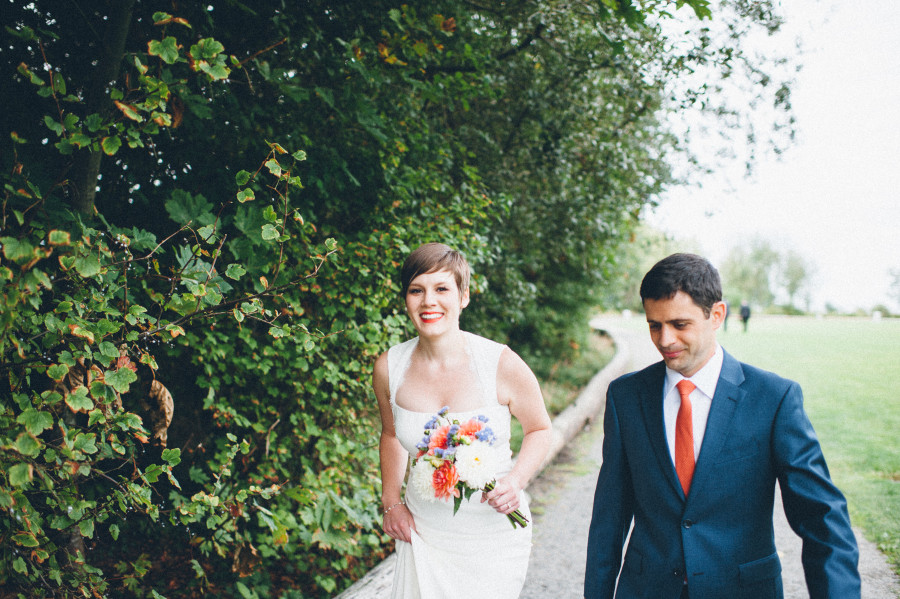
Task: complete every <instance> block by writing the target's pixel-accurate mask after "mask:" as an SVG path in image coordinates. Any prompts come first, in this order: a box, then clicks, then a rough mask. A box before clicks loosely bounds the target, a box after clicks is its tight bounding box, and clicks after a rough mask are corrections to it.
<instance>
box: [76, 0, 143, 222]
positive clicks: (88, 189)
mask: <svg viewBox="0 0 900 599" xmlns="http://www.w3.org/2000/svg"><path fill="white" fill-rule="evenodd" d="M134 3H135V0H113V1H112V2H110V5H111V12H110V15H109V20H108V22H107V26H106V29H105V34H104V36H103V44H102V49H101V55H100V63H99V65H98V68H97V76H96V77H95V78H94V80H93V81H92V82H91V84H90V87H88V88H87V89H86V90H85V104H86V106H87V114H93V113H95V112H102V111H106V110H110V109H111V103H110V100H109V91H108V88H109V86H110V85H111V84H112V83H114V82H115V80H116V79H117V77H118V75H119V68H120V66H121V64H122V57H123V56H124V55H125V41H126V40H127V39H128V31H129V29H130V26H131V18H132V13H133V9H134ZM102 157H103V151H102V150H101V149H99V148H97V149H93V148H92V149H89V150H83V151H80V152H78V153H77V154H76V155H75V165H74V169H73V170H74V172H73V175H72V179H73V182H74V183H75V196H74V198H73V200H72V204H73V207H74V208H75V209H76V210H78V211H79V212H81V213H84V214H93V213H94V212H95V208H94V199H95V198H96V196H97V177H98V176H99V175H100V160H101V159H102Z"/></svg>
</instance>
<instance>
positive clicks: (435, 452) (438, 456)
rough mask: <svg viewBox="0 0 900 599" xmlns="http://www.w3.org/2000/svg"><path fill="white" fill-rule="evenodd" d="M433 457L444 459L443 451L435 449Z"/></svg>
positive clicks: (438, 448)
mask: <svg viewBox="0 0 900 599" xmlns="http://www.w3.org/2000/svg"><path fill="white" fill-rule="evenodd" d="M434 457H436V458H442V457H444V450H443V449H441V448H440V447H435V448H434Z"/></svg>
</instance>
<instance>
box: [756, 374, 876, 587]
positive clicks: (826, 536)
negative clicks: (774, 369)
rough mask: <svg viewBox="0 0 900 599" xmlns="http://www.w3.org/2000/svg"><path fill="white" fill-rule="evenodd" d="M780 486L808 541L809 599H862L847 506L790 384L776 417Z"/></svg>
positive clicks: (805, 567) (799, 531) (797, 392)
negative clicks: (860, 598)
mask: <svg viewBox="0 0 900 599" xmlns="http://www.w3.org/2000/svg"><path fill="white" fill-rule="evenodd" d="M773 444H774V455H775V459H776V468H777V473H778V484H779V486H780V487H781V496H782V500H783V502H784V511H785V515H786V516H787V519H788V522H789V523H790V525H791V528H793V530H794V532H796V533H797V535H799V536H800V537H801V538H802V539H803V553H802V561H803V570H804V574H805V576H806V585H807V588H808V589H809V596H810V599H853V598H859V597H860V577H859V570H858V563H859V549H858V547H857V545H856V538H855V536H854V534H853V530H852V529H851V528H850V516H849V515H848V513H847V501H846V500H845V499H844V496H843V494H842V493H841V492H840V490H838V488H837V487H836V486H835V485H834V483H833V482H832V481H831V477H830V475H829V473H828V466H827V465H826V463H825V456H824V455H823V454H822V448H821V446H820V445H819V441H818V438H817V437H816V433H815V431H814V430H813V427H812V423H811V422H810V421H809V418H808V416H807V415H806V412H805V410H804V409H803V395H802V392H801V391H800V386H799V385H797V384H796V383H791V384H790V386H789V387H788V390H787V392H786V393H785V395H784V397H783V398H782V401H781V405H780V407H779V409H778V413H777V414H776V417H775V429H774V436H773Z"/></svg>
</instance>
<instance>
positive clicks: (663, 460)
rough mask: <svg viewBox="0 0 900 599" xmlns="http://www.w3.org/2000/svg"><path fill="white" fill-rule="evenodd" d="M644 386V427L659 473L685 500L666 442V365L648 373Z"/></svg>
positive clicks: (661, 364) (642, 399) (642, 405)
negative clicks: (664, 388) (664, 411)
mask: <svg viewBox="0 0 900 599" xmlns="http://www.w3.org/2000/svg"><path fill="white" fill-rule="evenodd" d="M646 373H647V374H646V376H645V377H644V379H643V384H642V385H641V387H640V399H641V411H642V412H643V415H644V425H645V426H646V427H647V437H648V438H649V439H650V445H651V447H653V453H654V454H656V460H657V462H658V463H659V471H660V472H662V473H663V475H664V476H665V478H666V480H668V481H669V484H670V485H672V488H673V490H674V491H676V492H677V493H678V494H679V496H680V497H681V498H682V499H684V491H683V490H682V489H681V483H680V482H679V481H678V474H677V473H676V472H675V464H673V463H672V456H671V455H670V454H669V445H668V442H667V441H666V422H665V416H664V415H663V386H664V385H665V381H666V367H665V363H663V362H657V363H656V364H654V365H653V366H652V367H650V368H649V369H648V370H647V371H646Z"/></svg>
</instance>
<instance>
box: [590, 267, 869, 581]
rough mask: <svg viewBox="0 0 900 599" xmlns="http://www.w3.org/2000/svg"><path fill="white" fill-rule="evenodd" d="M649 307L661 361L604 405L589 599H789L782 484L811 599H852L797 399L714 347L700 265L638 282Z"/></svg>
mask: <svg viewBox="0 0 900 599" xmlns="http://www.w3.org/2000/svg"><path fill="white" fill-rule="evenodd" d="M641 300H642V301H643V304H644V311H645V313H646V315H647V322H648V323H649V325H650V337H651V339H652V340H653V343H654V344H655V345H656V347H657V349H658V350H659V352H660V354H662V357H663V361H662V362H658V363H656V364H654V365H652V366H650V367H648V368H645V369H644V370H641V371H639V372H635V373H632V374H629V375H625V376H623V377H621V378H619V379H617V380H616V381H613V383H612V384H611V385H610V386H609V391H608V392H607V398H606V413H605V415H604V422H603V427H604V440H603V464H602V466H601V468H600V475H599V477H598V480H597V490H596V494H595V496H594V509H593V518H592V521H591V527H590V532H589V536H588V551H587V572H586V575H585V583H584V596H585V598H586V599H611V598H612V597H616V599H631V598H646V599H687V598H688V597H689V598H690V599H723V598H724V599H760V598H774V599H781V598H782V597H783V591H782V584H781V563H780V561H779V558H778V553H777V552H776V550H775V541H774V532H773V526H772V514H773V512H772V511H773V503H774V495H775V482H776V481H777V482H778V484H779V486H780V488H781V495H782V498H783V502H784V510H785V513H786V515H787V518H788V521H789V522H790V525H791V528H793V529H794V531H795V532H796V533H797V534H798V535H799V536H800V537H801V538H802V539H803V569H804V571H805V574H806V584H807V588H808V589H809V595H810V598H811V599H825V598H829V599H854V598H856V599H858V598H859V596H860V579H859V573H858V570H857V561H858V557H859V555H858V550H857V546H856V540H855V538H854V536H853V531H852V530H851V529H850V519H849V516H848V515H847V503H846V501H845V500H844V497H843V495H841V492H840V491H839V490H838V489H837V487H835V486H834V483H832V482H831V479H830V477H829V475H828V468H827V466H826V465H825V458H824V456H823V455H822V449H821V448H820V447H819V442H818V440H817V438H816V434H815V432H814V431H813V428H812V425H811V424H810V421H809V419H808V418H807V416H806V413H805V412H804V410H803V400H802V395H801V392H800V387H799V386H798V385H797V384H796V383H794V382H792V381H788V380H785V379H783V378H780V377H778V376H776V375H774V374H772V373H769V372H764V371H762V370H759V369H757V368H754V367H752V366H749V365H747V364H743V363H741V362H738V361H737V360H735V359H734V358H733V357H732V356H731V355H729V354H727V353H725V352H724V351H723V349H722V347H721V346H720V345H719V344H718V342H717V341H716V330H717V329H718V328H719V326H720V325H721V324H722V322H723V321H724V319H725V303H724V302H723V301H722V287H721V283H720V281H719V274H718V272H716V269H715V268H714V267H713V266H712V265H711V264H710V263H709V262H708V261H707V260H705V259H704V258H701V257H700V256H695V255H693V254H674V255H672V256H669V257H668V258H665V259H664V260H662V261H660V262H658V263H657V264H656V265H655V266H654V267H653V268H652V269H651V270H650V272H648V273H647V275H646V276H645V277H644V280H643V282H642V283H641ZM683 380H684V381H685V382H682V381H683ZM676 464H677V466H676ZM632 523H633V524H634V528H633V530H632V531H631V537H630V540H628V549H627V551H626V552H625V559H624V563H623V561H622V552H623V547H624V545H625V543H626V538H627V537H628V534H629V527H630V526H631V525H632ZM617 579H618V583H617Z"/></svg>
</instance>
